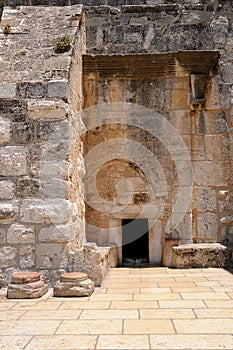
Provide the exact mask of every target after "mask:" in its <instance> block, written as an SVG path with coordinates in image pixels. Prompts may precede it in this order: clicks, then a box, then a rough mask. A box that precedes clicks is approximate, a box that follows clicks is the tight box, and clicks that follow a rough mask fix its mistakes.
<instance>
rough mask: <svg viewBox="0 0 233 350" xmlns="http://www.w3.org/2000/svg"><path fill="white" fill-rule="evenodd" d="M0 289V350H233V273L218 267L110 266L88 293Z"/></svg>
mask: <svg viewBox="0 0 233 350" xmlns="http://www.w3.org/2000/svg"><path fill="white" fill-rule="evenodd" d="M5 292H6V291H5V290H0V293H1V297H0V349H1V350H3V349H4V350H5V349H7V350H14V349H25V350H42V349H46V350H50V349H51V350H52V349H56V350H60V349H66V350H67V349H68V350H73V349H76V350H81V349H91V350H92V349H99V350H100V349H124V350H125V349H131V350H132V349H143V350H144V349H169V350H171V349H186V350H187V349H204V350H207V349H229V350H230V349H233V275H232V274H231V273H230V272H228V271H226V270H224V269H214V268H212V269H190V270H181V269H168V268H148V269H144V268H143V269H129V268H124V269H123V268H117V269H112V270H111V271H110V272H109V273H108V275H107V276H106V278H105V281H104V283H103V286H102V287H101V288H96V290H95V292H94V294H93V295H92V296H91V297H87V298H58V297H56V298H55V297H53V296H52V289H50V291H49V293H47V294H46V295H44V296H43V297H42V298H41V299H34V300H7V299H6V298H5V296H4V295H5Z"/></svg>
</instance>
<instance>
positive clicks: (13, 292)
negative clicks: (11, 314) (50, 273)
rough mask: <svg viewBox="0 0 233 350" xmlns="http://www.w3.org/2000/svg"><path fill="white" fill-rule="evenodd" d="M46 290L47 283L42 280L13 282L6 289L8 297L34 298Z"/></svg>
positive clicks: (40, 295)
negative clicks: (22, 282) (21, 282)
mask: <svg viewBox="0 0 233 350" xmlns="http://www.w3.org/2000/svg"><path fill="white" fill-rule="evenodd" d="M47 291H48V285H47V284H45V283H44V281H38V282H32V283H24V284H13V283H10V284H9V285H8V289H7V298H8V299H35V298H40V297H42V296H43V295H44V294H45V293H47Z"/></svg>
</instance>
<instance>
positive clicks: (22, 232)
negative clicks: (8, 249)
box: [7, 224, 35, 244]
mask: <svg viewBox="0 0 233 350" xmlns="http://www.w3.org/2000/svg"><path fill="white" fill-rule="evenodd" d="M7 242H8V243H12V244H18V243H35V232H34V227H33V226H24V225H20V224H13V225H11V226H10V228H9V230H8V231H7Z"/></svg>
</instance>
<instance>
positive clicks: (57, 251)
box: [36, 243, 68, 269]
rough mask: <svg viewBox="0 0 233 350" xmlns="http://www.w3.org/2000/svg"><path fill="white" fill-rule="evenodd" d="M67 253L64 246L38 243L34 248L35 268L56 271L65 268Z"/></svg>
mask: <svg viewBox="0 0 233 350" xmlns="http://www.w3.org/2000/svg"><path fill="white" fill-rule="evenodd" d="M67 264H68V251H67V247H66V245H65V244H61V243H40V244H37V246H36V268H37V269H58V268H66V267H67Z"/></svg>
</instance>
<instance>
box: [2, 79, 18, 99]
mask: <svg viewBox="0 0 233 350" xmlns="http://www.w3.org/2000/svg"><path fill="white" fill-rule="evenodd" d="M15 96H16V84H15V83H8V82H7V83H0V98H14V97H15Z"/></svg>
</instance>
